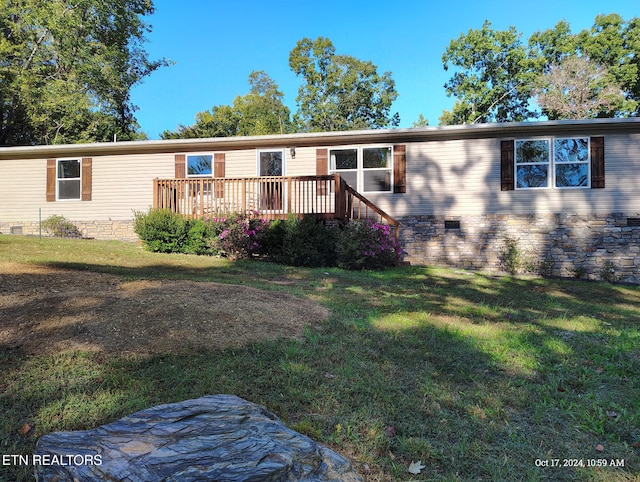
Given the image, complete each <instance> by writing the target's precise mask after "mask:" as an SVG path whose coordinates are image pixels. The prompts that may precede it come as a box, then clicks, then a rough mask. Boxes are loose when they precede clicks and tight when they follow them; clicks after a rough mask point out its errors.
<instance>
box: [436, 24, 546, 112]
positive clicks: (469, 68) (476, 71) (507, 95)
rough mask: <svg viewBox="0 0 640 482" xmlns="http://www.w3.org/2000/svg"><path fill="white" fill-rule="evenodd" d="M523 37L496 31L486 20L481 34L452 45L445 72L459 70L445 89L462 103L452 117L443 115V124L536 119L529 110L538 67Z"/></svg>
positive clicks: (475, 32)
mask: <svg viewBox="0 0 640 482" xmlns="http://www.w3.org/2000/svg"><path fill="white" fill-rule="evenodd" d="M520 37H521V35H520V34H519V33H518V32H517V31H516V30H515V28H514V27H510V28H509V30H504V31H499V30H498V31H496V30H493V29H492V28H491V23H490V22H489V21H485V22H484V24H483V26H482V28H481V29H479V30H473V29H472V30H469V31H468V32H467V33H466V34H463V35H461V36H460V37H459V38H457V39H455V40H452V41H451V42H450V43H449V46H448V47H447V49H446V50H445V52H444V54H443V55H442V63H443V65H444V69H445V70H449V69H455V70H456V71H455V72H454V74H453V77H451V79H450V80H449V81H448V82H447V83H446V84H445V86H444V87H445V89H446V92H447V94H448V95H449V96H454V97H456V98H457V100H456V103H455V104H454V108H453V110H452V111H451V112H443V115H442V116H441V117H440V122H441V123H443V122H444V123H447V124H450V123H452V124H473V123H476V122H507V121H521V120H525V119H528V118H531V117H535V112H533V111H532V110H531V108H530V106H529V99H530V97H531V83H532V80H533V78H534V76H533V72H532V67H533V64H532V62H531V60H530V58H529V57H528V55H527V50H526V49H525V47H524V45H523V44H522V42H521V40H520Z"/></svg>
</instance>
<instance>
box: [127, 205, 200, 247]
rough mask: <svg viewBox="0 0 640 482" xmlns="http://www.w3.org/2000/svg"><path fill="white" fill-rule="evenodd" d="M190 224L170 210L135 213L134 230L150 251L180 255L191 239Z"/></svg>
mask: <svg viewBox="0 0 640 482" xmlns="http://www.w3.org/2000/svg"><path fill="white" fill-rule="evenodd" d="M189 229H190V222H189V221H188V220H187V219H186V218H185V217H184V216H182V215H180V214H176V213H173V212H171V211H170V210H169V209H152V210H150V211H149V212H148V213H142V212H135V213H134V221H133V230H134V232H135V233H136V234H137V235H138V237H139V238H140V239H141V240H142V242H143V243H144V244H145V245H146V246H147V248H148V249H149V250H150V251H154V252H156V253H180V252H182V249H183V247H184V245H185V243H186V241H187V239H188V237H189Z"/></svg>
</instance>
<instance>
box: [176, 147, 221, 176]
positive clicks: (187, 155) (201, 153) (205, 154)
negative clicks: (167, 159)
mask: <svg viewBox="0 0 640 482" xmlns="http://www.w3.org/2000/svg"><path fill="white" fill-rule="evenodd" d="M197 156H211V174H189V157H197ZM214 159H215V158H214V153H213V152H189V153H188V154H185V158H184V170H185V174H186V175H187V178H196V179H197V178H203V177H204V178H209V177H213V173H214V165H213V164H214Z"/></svg>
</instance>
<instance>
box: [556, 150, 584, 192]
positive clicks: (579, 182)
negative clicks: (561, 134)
mask: <svg viewBox="0 0 640 482" xmlns="http://www.w3.org/2000/svg"><path fill="white" fill-rule="evenodd" d="M553 162H554V163H555V168H556V171H555V175H556V187H588V186H589V139H588V138H577V139H556V140H555V141H554V142H553Z"/></svg>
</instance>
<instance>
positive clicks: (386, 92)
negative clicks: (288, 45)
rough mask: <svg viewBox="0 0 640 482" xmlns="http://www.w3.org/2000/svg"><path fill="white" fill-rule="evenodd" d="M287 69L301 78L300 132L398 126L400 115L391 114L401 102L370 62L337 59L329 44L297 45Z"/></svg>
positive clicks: (297, 118) (388, 79) (388, 76)
mask: <svg viewBox="0 0 640 482" xmlns="http://www.w3.org/2000/svg"><path fill="white" fill-rule="evenodd" d="M289 66H290V67H291V70H293V72H294V73H295V74H296V75H298V76H300V77H302V85H301V86H300V88H299V90H298V97H297V98H296V101H297V103H298V112H296V114H295V116H294V118H295V122H296V124H297V126H298V128H299V129H300V130H303V131H338V130H351V129H378V128H384V127H393V126H397V125H398V124H399V123H400V117H399V115H398V114H397V113H396V114H393V115H391V113H390V112H391V105H392V104H393V101H394V100H395V99H396V98H397V96H398V93H397V92H396V89H395V82H394V81H393V78H392V77H391V73H390V72H385V73H383V74H382V75H380V74H378V68H377V67H376V66H375V65H374V64H373V63H372V62H371V61H368V60H360V59H357V58H355V57H352V56H350V55H338V54H336V53H335V47H334V46H333V44H332V43H331V40H329V39H328V38H324V37H318V38H317V39H316V40H311V39H309V38H303V39H302V40H299V41H298V43H297V44H296V46H295V47H294V49H293V50H292V51H291V53H290V54H289Z"/></svg>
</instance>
